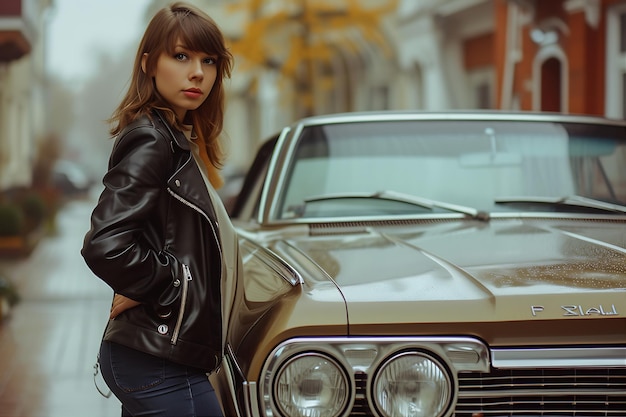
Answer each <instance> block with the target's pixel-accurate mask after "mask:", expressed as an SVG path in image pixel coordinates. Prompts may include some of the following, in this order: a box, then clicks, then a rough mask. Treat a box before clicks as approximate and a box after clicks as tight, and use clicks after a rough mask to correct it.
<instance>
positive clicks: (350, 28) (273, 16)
mask: <svg viewBox="0 0 626 417" xmlns="http://www.w3.org/2000/svg"><path fill="white" fill-rule="evenodd" d="M397 3H398V0H239V1H237V2H236V3H234V4H233V5H231V7H230V10H231V11H233V12H241V11H244V12H245V13H247V14H248V17H249V19H248V23H247V25H246V27H245V28H244V30H243V33H242V35H241V37H239V38H238V39H230V44H231V49H232V51H233V53H234V54H235V55H237V56H238V57H239V58H242V60H240V61H239V63H238V65H239V67H240V68H241V69H244V70H245V69H248V70H253V69H258V68H271V69H275V70H277V71H279V73H280V74H281V75H282V76H283V77H284V78H283V79H287V80H291V81H293V82H294V85H296V87H297V91H298V95H299V96H298V100H299V102H300V103H301V105H302V107H303V113H304V114H303V115H305V116H308V115H311V114H313V112H314V100H313V92H314V89H315V88H332V87H333V85H332V78H330V77H328V76H324V74H323V73H322V72H320V71H316V68H318V67H319V64H320V63H322V64H323V63H328V62H329V61H330V60H332V59H333V57H335V56H336V51H337V47H340V48H342V49H344V50H354V49H355V48H358V46H357V45H356V44H355V43H354V41H353V38H351V37H350V36H347V34H348V33H351V34H354V32H355V31H358V33H359V34H360V36H361V38H362V40H363V41H365V42H368V43H370V44H373V45H375V46H378V47H380V48H381V49H383V50H384V51H385V52H386V53H389V52H390V50H391V48H389V45H388V43H387V40H386V38H385V36H384V35H383V32H382V19H383V18H384V17H385V15H387V14H388V13H390V12H392V11H394V10H395V9H396V7H397Z"/></svg>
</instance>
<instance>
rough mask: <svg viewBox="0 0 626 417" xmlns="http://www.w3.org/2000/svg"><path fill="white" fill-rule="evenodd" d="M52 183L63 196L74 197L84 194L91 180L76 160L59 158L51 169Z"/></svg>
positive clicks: (91, 183)
mask: <svg viewBox="0 0 626 417" xmlns="http://www.w3.org/2000/svg"><path fill="white" fill-rule="evenodd" d="M52 183H53V184H54V186H55V187H56V188H58V189H59V190H60V191H61V192H62V193H63V194H64V195H65V196H70V197H75V196H79V195H84V194H86V193H87V192H88V191H89V189H90V188H91V186H92V185H93V180H92V179H90V178H89V176H88V175H87V174H86V173H85V171H84V170H83V169H82V168H81V167H80V165H78V164H77V163H76V162H73V161H69V160H64V159H61V160H58V161H57V162H56V164H54V167H53V169H52Z"/></svg>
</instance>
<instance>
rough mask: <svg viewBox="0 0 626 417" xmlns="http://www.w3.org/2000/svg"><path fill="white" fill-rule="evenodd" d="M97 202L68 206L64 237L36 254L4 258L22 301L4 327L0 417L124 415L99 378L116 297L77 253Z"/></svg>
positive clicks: (1, 266)
mask: <svg viewBox="0 0 626 417" xmlns="http://www.w3.org/2000/svg"><path fill="white" fill-rule="evenodd" d="M93 205H94V200H93V197H92V198H91V199H89V198H88V199H84V200H79V201H72V202H70V203H68V204H67V205H66V206H65V207H64V208H63V209H62V211H61V212H60V213H59V214H58V218H57V221H58V228H57V229H58V232H57V233H56V234H55V235H54V236H47V237H45V238H44V239H43V240H42V241H41V242H40V243H39V245H38V246H37V247H36V248H35V250H34V252H33V253H32V254H31V256H30V257H28V258H25V259H19V260H6V259H5V260H1V261H0V271H2V273H3V275H4V276H7V277H8V278H9V279H10V280H11V281H13V282H14V283H15V284H16V285H17V287H18V289H19V291H20V296H21V302H20V303H19V304H17V306H16V307H15V308H14V309H13V310H12V313H11V315H10V316H9V317H7V318H5V319H4V320H2V321H1V322H0V417H86V416H89V417H114V416H119V415H120V405H119V402H118V401H117V399H115V397H111V398H109V399H106V398H104V397H103V396H101V395H100V394H99V393H98V391H97V390H96V388H95V386H94V379H93V365H94V362H95V360H96V355H97V350H98V345H99V342H100V337H101V335H102V331H103V326H104V324H105V322H106V318H107V313H108V309H109V303H110V299H111V291H110V289H109V288H108V287H107V286H106V285H105V284H104V283H103V282H101V281H100V280H98V279H97V278H96V277H95V276H94V275H93V274H92V273H91V271H89V269H88V268H87V267H86V265H85V263H84V262H83V259H82V257H81V256H80V253H79V252H80V248H81V245H82V239H83V236H84V234H85V232H86V231H87V228H88V226H89V215H90V213H91V209H92V208H93Z"/></svg>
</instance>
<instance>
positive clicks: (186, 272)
mask: <svg viewBox="0 0 626 417" xmlns="http://www.w3.org/2000/svg"><path fill="white" fill-rule="evenodd" d="M183 276H184V277H185V279H186V280H187V281H191V279H192V277H191V270H190V269H189V266H188V265H187V264H183Z"/></svg>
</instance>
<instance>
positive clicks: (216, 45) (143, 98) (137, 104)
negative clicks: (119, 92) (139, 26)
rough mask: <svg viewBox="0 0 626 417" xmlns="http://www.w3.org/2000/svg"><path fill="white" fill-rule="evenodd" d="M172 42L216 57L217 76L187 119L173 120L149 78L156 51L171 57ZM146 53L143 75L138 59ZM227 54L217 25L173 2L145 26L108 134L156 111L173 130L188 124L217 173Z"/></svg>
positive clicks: (229, 60)
mask: <svg viewBox="0 0 626 417" xmlns="http://www.w3.org/2000/svg"><path fill="white" fill-rule="evenodd" d="M177 40H180V41H182V43H183V44H184V45H185V47H186V48H188V49H190V50H192V51H196V52H204V53H207V54H210V55H211V56H215V57H217V64H216V65H217V77H216V79H215V83H214V84H213V88H212V89H211V92H210V93H209V96H208V97H207V98H206V100H205V101H204V102H203V103H202V104H201V105H200V106H199V107H198V108H197V109H196V110H192V111H189V112H187V116H186V118H188V120H185V121H183V120H178V119H177V118H176V115H175V113H174V111H173V110H172V109H171V108H170V106H169V105H168V104H167V102H166V101H165V100H164V99H163V98H162V97H161V95H160V94H159V93H158V91H157V89H156V86H155V83H154V81H153V79H152V76H151V75H150V74H153V73H154V69H155V68H156V64H157V61H158V59H159V57H160V56H161V54H162V53H164V52H165V53H167V54H169V55H173V54H174V48H175V46H176V42H177ZM144 54H148V55H147V58H146V62H145V72H144V71H143V69H142V59H143V56H144ZM232 65H233V56H232V54H231V53H230V51H229V50H228V49H227V48H226V46H225V42H224V37H223V35H222V32H221V31H220V29H219V27H218V26H217V24H216V23H215V22H214V21H213V19H211V18H210V17H209V16H208V15H207V14H206V13H204V12H203V11H201V10H199V9H198V8H196V7H193V6H191V5H188V4H185V3H182V2H176V3H173V4H170V5H169V6H167V7H165V8H163V9H161V10H159V11H158V12H157V13H156V14H155V15H154V17H153V18H152V20H151V21H150V23H149V24H148V27H147V28H146V31H145V33H144V35H143V38H142V39H141V42H140V44H139V48H138V49H137V55H136V57H135V63H134V66H133V72H132V75H131V79H130V85H129V87H128V91H127V93H126V95H125V96H124V98H123V99H122V102H121V103H120V105H119V106H118V107H117V109H115V111H114V112H113V115H112V117H111V118H110V119H109V122H110V123H111V124H112V127H111V130H110V133H111V134H112V135H114V136H115V135H117V134H119V133H120V132H121V131H122V129H124V128H125V127H126V126H127V125H128V124H130V123H131V122H132V121H134V120H135V119H137V118H138V117H139V116H141V115H148V116H149V117H150V113H151V111H152V109H160V110H162V112H163V113H164V115H165V117H166V119H167V121H168V122H169V123H170V124H171V125H172V126H174V127H176V128H177V129H180V130H182V129H183V126H182V125H183V122H185V123H189V122H191V124H193V126H194V131H195V133H196V134H197V135H198V139H199V142H200V143H204V144H205V145H206V151H207V155H208V158H209V161H210V163H211V164H212V165H213V167H210V166H209V167H207V168H208V169H209V171H211V168H214V169H219V168H221V166H222V160H223V157H224V153H223V151H222V147H221V144H220V140H219V138H220V134H221V132H222V128H223V124H224V96H225V93H224V85H223V80H224V78H228V77H230V74H231V69H232Z"/></svg>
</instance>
